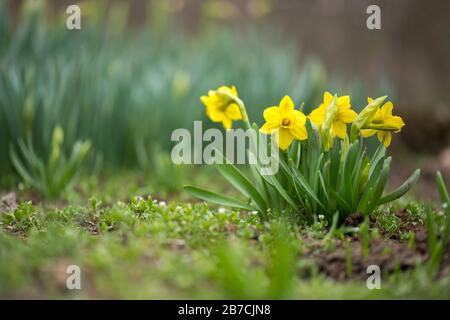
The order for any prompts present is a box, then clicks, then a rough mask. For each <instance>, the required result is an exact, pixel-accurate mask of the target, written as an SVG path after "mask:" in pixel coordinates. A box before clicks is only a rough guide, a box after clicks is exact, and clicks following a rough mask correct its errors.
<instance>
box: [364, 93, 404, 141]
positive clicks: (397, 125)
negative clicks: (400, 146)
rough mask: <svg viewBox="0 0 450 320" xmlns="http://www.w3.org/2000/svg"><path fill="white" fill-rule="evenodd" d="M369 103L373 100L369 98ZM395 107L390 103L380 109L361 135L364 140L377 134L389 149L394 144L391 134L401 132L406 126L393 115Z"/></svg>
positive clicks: (400, 119) (399, 118)
mask: <svg viewBox="0 0 450 320" xmlns="http://www.w3.org/2000/svg"><path fill="white" fill-rule="evenodd" d="M367 101H368V102H369V103H371V102H372V101H373V99H372V98H367ZM393 108H394V105H393V104H392V102H390V101H388V102H386V103H385V104H383V106H382V107H381V108H378V110H377V112H376V113H375V115H374V116H373V118H372V119H371V121H370V123H369V125H368V126H367V127H366V128H367V129H363V130H361V135H362V136H363V137H364V138H367V137H370V136H373V135H374V134H375V133H376V134H377V137H378V140H379V141H380V142H381V143H383V144H384V146H385V147H386V148H387V147H389V145H390V144H391V142H392V135H391V132H400V130H401V129H402V127H404V126H405V123H404V122H403V119H402V118H401V117H399V116H393V115H392V109H393Z"/></svg>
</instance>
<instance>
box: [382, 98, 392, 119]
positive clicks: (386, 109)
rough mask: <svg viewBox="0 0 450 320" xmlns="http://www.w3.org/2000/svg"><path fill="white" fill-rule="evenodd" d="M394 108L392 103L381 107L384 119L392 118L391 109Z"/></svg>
mask: <svg viewBox="0 0 450 320" xmlns="http://www.w3.org/2000/svg"><path fill="white" fill-rule="evenodd" d="M393 108H394V105H393V104H392V102H390V101H388V102H386V103H385V104H384V105H383V106H382V107H381V114H382V115H383V116H385V117H389V116H392V109H393Z"/></svg>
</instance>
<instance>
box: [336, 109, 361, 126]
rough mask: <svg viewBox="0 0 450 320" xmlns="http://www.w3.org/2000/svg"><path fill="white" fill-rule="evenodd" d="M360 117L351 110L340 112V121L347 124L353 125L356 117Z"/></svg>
mask: <svg viewBox="0 0 450 320" xmlns="http://www.w3.org/2000/svg"><path fill="white" fill-rule="evenodd" d="M357 116H358V114H357V113H356V112H355V111H353V110H351V109H347V110H343V111H339V116H338V118H339V120H341V121H343V122H345V123H351V122H353V121H355V119H356V117H357Z"/></svg>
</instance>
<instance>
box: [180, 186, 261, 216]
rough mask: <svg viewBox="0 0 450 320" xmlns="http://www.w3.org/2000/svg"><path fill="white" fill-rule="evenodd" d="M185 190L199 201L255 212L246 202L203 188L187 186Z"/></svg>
mask: <svg viewBox="0 0 450 320" xmlns="http://www.w3.org/2000/svg"><path fill="white" fill-rule="evenodd" d="M184 190H186V191H187V192H189V193H190V194H192V195H193V196H194V197H196V198H199V199H202V200H205V201H210V202H213V203H216V204H219V205H222V206H228V207H233V208H239V209H244V210H249V211H253V210H255V209H254V208H253V207H252V206H250V205H249V204H247V203H245V202H244V201H241V200H238V199H234V198H231V197H227V196H224V195H221V194H218V193H215V192H211V191H207V190H204V189H201V188H197V187H194V186H185V187H184Z"/></svg>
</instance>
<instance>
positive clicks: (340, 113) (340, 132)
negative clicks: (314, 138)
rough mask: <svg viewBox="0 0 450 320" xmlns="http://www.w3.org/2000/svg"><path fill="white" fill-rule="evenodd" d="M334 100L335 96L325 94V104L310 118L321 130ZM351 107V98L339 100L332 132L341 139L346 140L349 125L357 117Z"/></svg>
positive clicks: (340, 98)
mask: <svg viewBox="0 0 450 320" xmlns="http://www.w3.org/2000/svg"><path fill="white" fill-rule="evenodd" d="M332 100H333V95H332V94H331V93H329V92H325V93H324V95H323V103H322V104H321V105H320V106H319V107H317V109H315V110H313V111H312V112H311V114H310V115H309V116H308V118H309V119H310V120H311V121H312V122H313V123H314V124H315V125H316V126H317V127H318V128H319V129H320V128H321V126H322V124H323V122H324V121H325V114H326V113H327V109H328V106H329V105H330V103H331V102H332ZM350 107H351V106H350V96H342V97H338V98H337V111H336V114H335V115H334V118H333V122H332V132H333V135H336V136H338V137H339V138H341V139H344V138H345V136H346V135H347V123H351V122H353V121H354V120H355V118H356V116H357V114H356V112H355V111H353V110H351V109H350Z"/></svg>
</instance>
